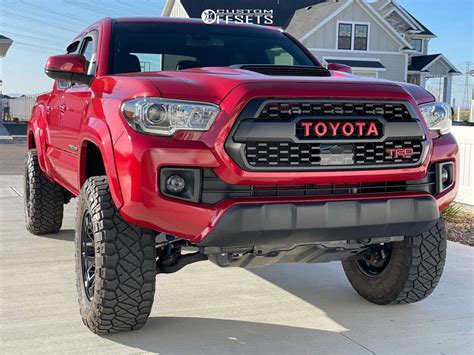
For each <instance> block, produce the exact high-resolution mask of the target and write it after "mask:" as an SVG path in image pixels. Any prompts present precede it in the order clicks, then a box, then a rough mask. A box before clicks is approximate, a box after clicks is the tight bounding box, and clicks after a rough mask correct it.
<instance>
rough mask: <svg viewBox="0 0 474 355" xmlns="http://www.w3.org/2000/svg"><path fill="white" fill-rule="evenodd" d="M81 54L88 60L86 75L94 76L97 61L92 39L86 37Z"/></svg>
mask: <svg viewBox="0 0 474 355" xmlns="http://www.w3.org/2000/svg"><path fill="white" fill-rule="evenodd" d="M81 54H82V55H83V56H84V57H85V58H86V73H87V74H89V75H93V74H94V73H95V65H96V59H95V53H94V40H93V39H92V37H86V38H85V39H84V44H83V45H82V51H81Z"/></svg>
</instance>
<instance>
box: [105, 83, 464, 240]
mask: <svg viewBox="0 0 474 355" xmlns="http://www.w3.org/2000/svg"><path fill="white" fill-rule="evenodd" d="M268 90H270V91H271V92H274V91H275V90H276V88H275V86H272V87H271V88H268ZM285 90H286V91H288V87H286V88H285ZM308 90H309V89H308ZM241 91H242V92H241ZM375 94H376V95H380V96H381V97H382V95H385V94H383V93H378V92H376V93H375ZM375 94H374V95H375ZM268 95H269V94H268V91H263V90H262V91H258V92H257V91H247V89H245V90H244V89H243V88H242V89H239V88H237V89H236V90H235V91H234V92H233V93H232V95H229V96H228V97H226V99H225V100H224V101H222V102H221V103H220V107H221V113H220V114H219V116H218V118H217V119H216V121H215V122H214V125H213V127H212V128H211V130H210V131H208V132H205V133H199V132H178V133H177V134H176V135H175V136H174V137H172V138H168V137H166V138H165V137H156V136H147V135H143V134H139V133H137V132H135V131H133V130H132V129H131V128H130V127H128V126H125V130H126V131H125V132H124V134H122V135H121V136H120V137H119V138H118V139H117V140H116V141H115V145H114V154H115V162H116V167H117V175H118V178H119V181H120V188H121V192H122V196H123V204H122V205H121V207H120V212H121V214H122V216H123V217H124V218H125V219H126V220H127V221H129V222H132V223H135V224H137V225H140V226H142V227H146V228H150V229H153V230H157V231H161V232H165V233H168V234H172V235H175V236H177V237H180V238H184V239H186V240H189V241H190V242H192V243H195V244H200V243H203V242H205V241H206V240H207V239H208V238H211V237H213V235H217V232H216V233H213V231H214V229H216V228H217V226H218V225H221V224H222V223H221V222H220V220H221V219H223V218H226V217H225V216H226V215H228V213H230V211H232V210H233V209H234V208H236V209H239V207H237V206H252V207H253V208H256V209H257V210H258V211H269V210H273V207H271V206H273V205H275V206H279V205H282V204H283V205H287V204H288V205H298V206H300V205H301V206H303V205H308V206H312V205H320V204H325V203H333V202H345V203H349V204H350V203H353V204H355V205H358V204H359V203H361V202H364V203H365V202H370V201H387V200H396V199H411V198H418V197H427V198H430V199H431V200H432V201H434V202H435V204H436V206H437V209H438V211H442V210H443V209H444V208H445V207H446V206H447V204H449V203H450V202H451V201H452V200H453V199H454V197H455V194H456V189H457V186H456V181H455V182H454V185H453V186H452V187H451V188H449V189H448V190H446V191H444V192H443V193H442V194H440V195H435V196H431V195H430V194H429V193H426V192H425V193H420V192H418V193H417V192H410V193H385V194H370V195H369V194H367V195H364V196H360V195H355V194H354V195H337V196H329V197H328V196H321V197H310V196H300V197H295V196H293V197H284V196H279V197H261V198H231V199H226V200H223V201H221V202H219V203H216V204H212V205H209V204H204V203H196V202H191V201H184V200H179V199H176V198H172V197H168V196H165V195H163V194H162V193H161V192H160V171H161V170H162V168H168V167H183V168H200V169H210V170H212V171H213V172H214V173H215V174H216V175H217V176H218V177H219V179H220V180H222V181H223V182H224V183H226V184H230V185H235V186H238V185H240V186H241V185H272V184H280V185H304V184H352V183H377V182H383V181H387V182H388V181H390V182H396V181H400V180H418V179H423V178H425V177H426V176H427V172H428V169H429V166H430V164H432V163H435V162H442V161H453V162H454V163H455V165H456V159H457V153H458V148H457V144H456V141H455V139H454V137H453V136H452V135H445V136H442V137H434V139H432V140H430V141H429V149H428V150H427V155H426V158H425V159H424V161H423V163H422V164H421V165H419V166H413V167H406V168H383V169H372V170H365V169H358V170H345V171H334V170H328V171H299V172H294V171H264V172H262V171H248V170H244V169H242V168H241V167H239V165H238V164H236V163H235V161H234V160H233V159H232V158H231V157H230V156H229V155H228V154H227V153H226V150H225V142H226V139H227V137H228V135H229V134H230V132H231V129H232V127H233V124H234V123H235V121H236V119H237V118H238V116H239V114H240V113H241V111H242V109H243V108H244V107H245V105H246V103H247V102H249V101H250V100H251V99H252V98H255V97H268ZM285 95H287V93H286V94H285ZM310 95H314V93H313V94H312V93H310V92H309V91H308V92H306V91H301V89H298V91H296V90H295V91H294V96H297V97H305V96H310ZM352 95H353V92H351V96H352ZM360 95H361V97H364V95H365V96H366V97H369V96H371V95H373V93H371V94H368V93H364V92H363V91H361V92H360ZM334 96H343V94H342V93H335V94H334ZM374 98H375V97H374ZM396 99H398V100H412V99H411V98H410V97H409V96H408V94H403V95H401V94H400V95H399V96H398V97H397V98H396ZM268 206H270V207H268ZM358 206H360V205H358ZM276 208H277V209H280V207H276ZM308 208H310V207H308ZM304 210H305V211H306V210H307V209H306V208H304ZM258 213H263V212H258ZM333 216H336V215H333ZM338 218H339V217H338ZM336 222H338V221H337V218H336V220H335V223H336ZM275 223H276V225H278V221H276V222H275ZM381 223H382V222H381ZM393 227H394V228H395V227H396V226H395V224H394V226H393ZM219 228H220V227H219ZM364 230H365V232H364ZM395 231H396V229H392V231H391V232H390V234H391V235H399V233H398V232H397V233H395ZM400 231H401V230H400ZM408 231H409V230H408ZM359 232H360V233H359ZM359 232H358V233H359V234H360V235H362V234H364V236H365V237H366V238H370V237H371V235H370V232H371V231H370V230H369V229H367V228H365V227H364V228H361V229H360V230H359ZM308 234H309V233H308ZM213 238H218V237H217V236H216V237H213Z"/></svg>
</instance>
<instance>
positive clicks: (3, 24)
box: [2, 23, 72, 42]
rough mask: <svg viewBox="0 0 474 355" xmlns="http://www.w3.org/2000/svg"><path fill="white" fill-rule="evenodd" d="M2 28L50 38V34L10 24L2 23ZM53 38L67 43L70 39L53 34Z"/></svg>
mask: <svg viewBox="0 0 474 355" xmlns="http://www.w3.org/2000/svg"><path fill="white" fill-rule="evenodd" d="M2 27H6V28H13V29H15V30H19V31H25V32H27V33H31V32H33V33H34V34H37V35H41V36H45V37H47V38H48V39H50V38H51V35H52V34H51V33H46V32H39V31H36V30H32V29H31V28H26V27H21V26H15V25H10V24H7V23H2ZM54 38H55V39H62V40H64V41H66V42H69V41H70V40H71V39H72V38H66V37H62V36H57V35H56V34H54Z"/></svg>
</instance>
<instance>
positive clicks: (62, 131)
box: [55, 32, 97, 192]
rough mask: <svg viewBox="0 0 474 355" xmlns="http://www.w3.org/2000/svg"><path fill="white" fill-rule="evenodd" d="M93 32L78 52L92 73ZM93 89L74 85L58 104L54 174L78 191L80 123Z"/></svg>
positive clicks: (87, 70)
mask: <svg viewBox="0 0 474 355" xmlns="http://www.w3.org/2000/svg"><path fill="white" fill-rule="evenodd" d="M94 34H95V32H94V33H90V34H88V35H86V36H85V37H84V39H83V40H82V44H81V47H80V52H79V53H80V54H82V55H83V56H84V57H85V58H86V68H85V69H86V72H87V73H88V74H90V75H93V74H94V72H95V62H96V61H95V50H96V48H95V43H96V40H95V38H97V37H96V36H95V35H94ZM91 96H92V91H91V89H90V87H89V86H88V85H85V84H77V85H76V84H74V83H72V85H70V86H69V87H68V88H66V89H65V90H64V93H63V98H62V102H61V104H60V105H59V111H60V112H59V130H58V133H59V134H58V135H57V138H55V142H56V143H55V145H57V147H58V150H59V151H58V152H56V155H60V156H58V157H57V158H58V161H59V162H60V164H61V166H60V168H58V170H57V173H56V174H55V175H59V176H58V178H59V179H60V180H61V182H62V183H63V184H64V185H65V186H67V187H68V188H69V189H70V190H72V191H74V192H79V189H80V186H79V148H80V147H79V144H80V131H81V124H82V122H83V120H84V118H85V117H86V113H87V109H88V106H89V102H90V99H91Z"/></svg>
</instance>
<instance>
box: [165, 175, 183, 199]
mask: <svg viewBox="0 0 474 355" xmlns="http://www.w3.org/2000/svg"><path fill="white" fill-rule="evenodd" d="M185 188H186V181H185V180H184V179H183V178H182V177H181V176H179V175H171V176H170V177H169V178H168V179H167V180H166V189H167V190H168V191H169V192H171V193H173V194H179V193H181V192H183V191H184V189H185Z"/></svg>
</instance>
